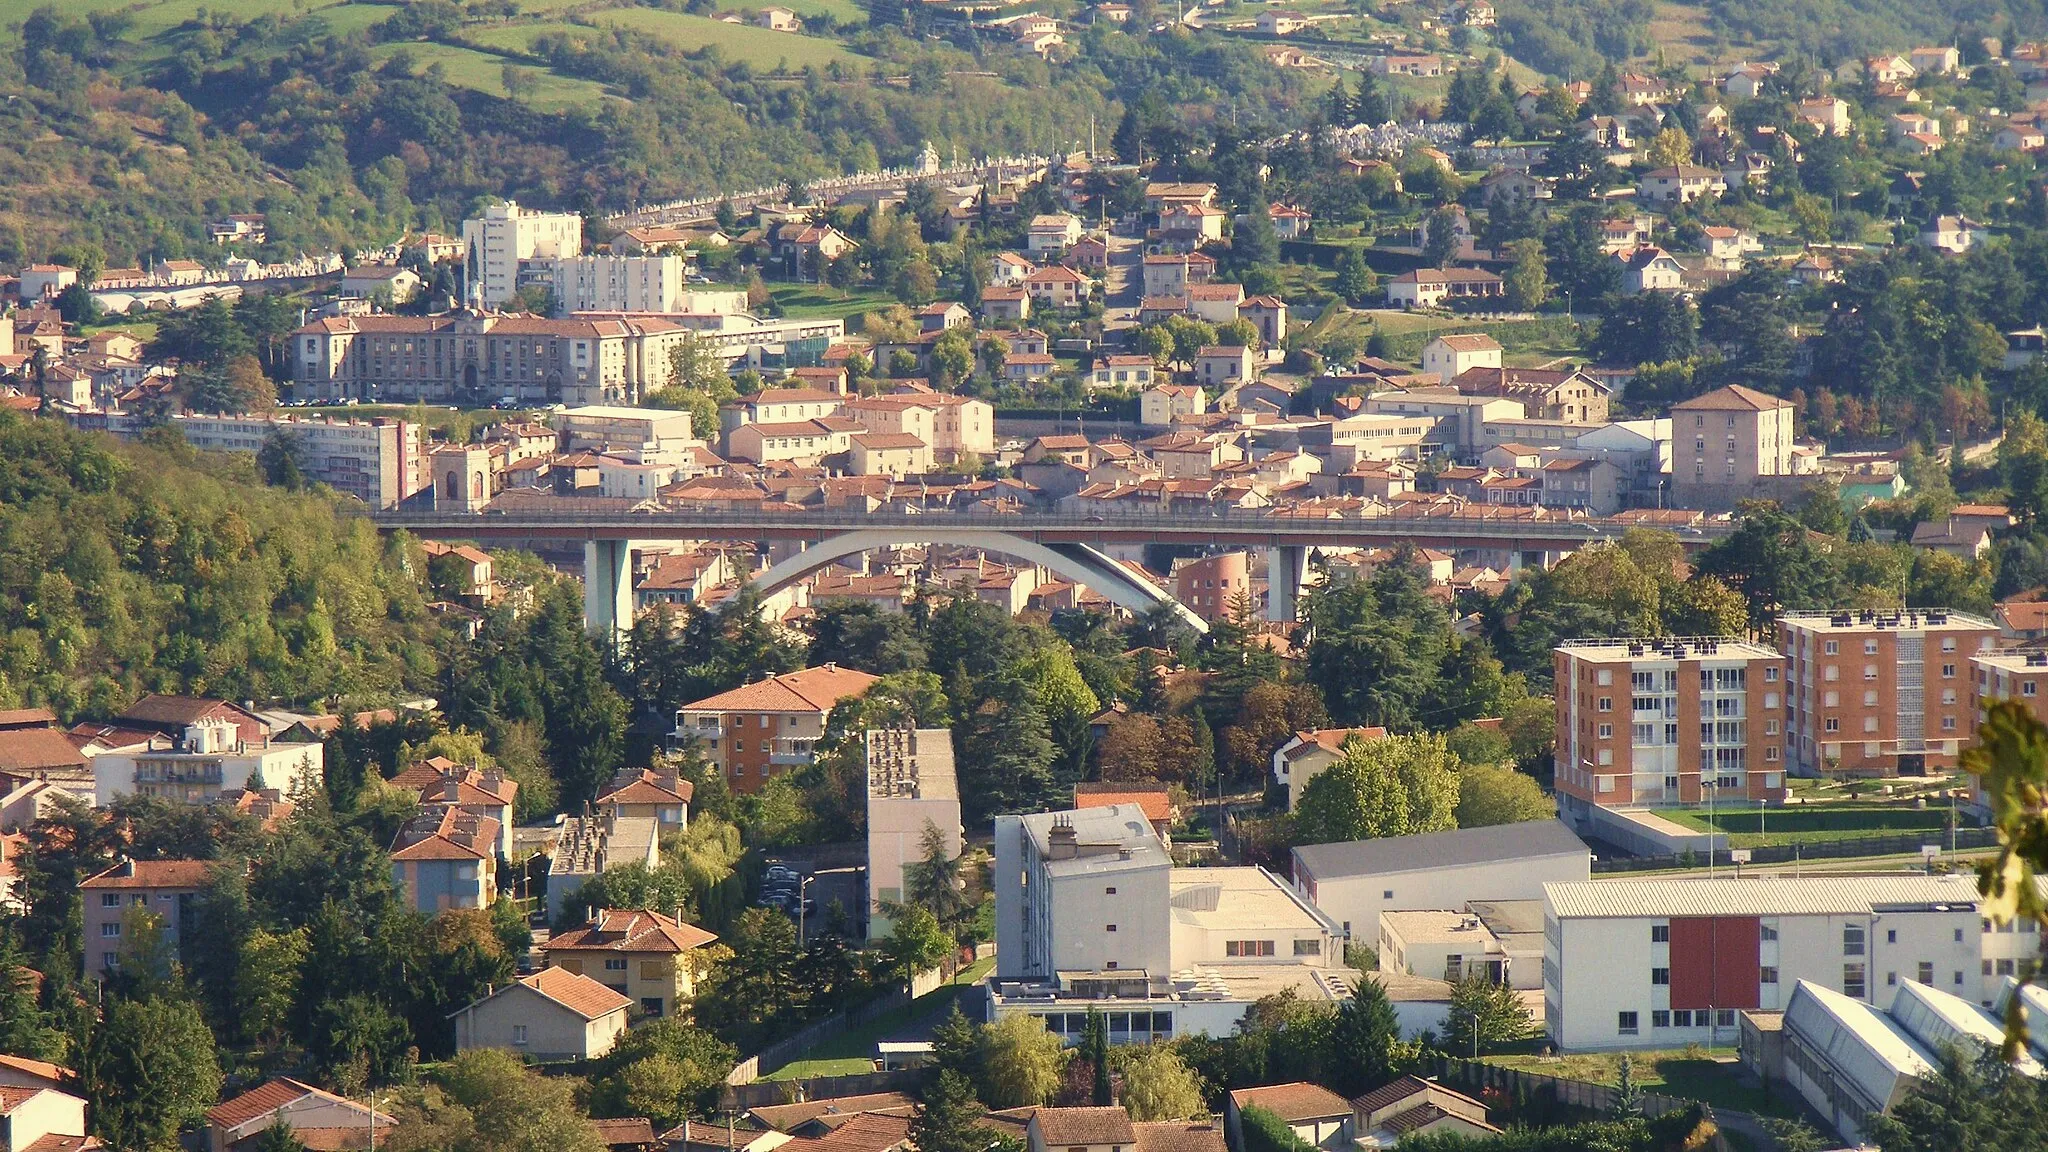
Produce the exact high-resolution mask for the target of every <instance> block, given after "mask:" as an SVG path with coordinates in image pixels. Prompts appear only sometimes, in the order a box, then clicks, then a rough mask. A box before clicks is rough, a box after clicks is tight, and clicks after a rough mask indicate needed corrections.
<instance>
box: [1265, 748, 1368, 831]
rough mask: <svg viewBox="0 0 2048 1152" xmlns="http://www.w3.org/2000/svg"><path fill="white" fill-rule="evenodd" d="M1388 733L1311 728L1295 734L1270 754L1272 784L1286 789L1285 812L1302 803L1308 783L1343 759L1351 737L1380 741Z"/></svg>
mask: <svg viewBox="0 0 2048 1152" xmlns="http://www.w3.org/2000/svg"><path fill="white" fill-rule="evenodd" d="M1386 735H1387V730H1386V729H1385V728H1380V727H1370V728H1312V729H1310V730H1308V731H1306V732H1296V733H1295V734H1294V735H1293V736H1291V737H1289V738H1288V740H1287V742H1286V743H1285V744H1282V745H1280V747H1278V748H1276V749H1274V751H1273V782H1274V783H1276V784H1278V785H1280V786H1281V787H1283V788H1285V789H1287V809H1288V811H1290V812H1291V811H1293V810H1294V806H1295V805H1296V804H1298V803H1300V802H1301V793H1302V790H1303V789H1304V788H1307V787H1308V782H1309V781H1310V780H1313V779H1315V778H1316V776H1317V775H1319V774H1320V773H1321V772H1322V771H1323V769H1325V768H1328V767H1329V766H1330V765H1332V764H1335V763H1336V762H1337V761H1339V760H1342V759H1343V758H1344V744H1345V742H1346V741H1348V740H1351V739H1353V738H1356V739H1359V740H1380V739H1384V738H1385V737H1386Z"/></svg>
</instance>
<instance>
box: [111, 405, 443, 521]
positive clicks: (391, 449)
mask: <svg viewBox="0 0 2048 1152" xmlns="http://www.w3.org/2000/svg"><path fill="white" fill-rule="evenodd" d="M117 419H120V418H119V417H117V416H116V417H110V418H109V420H108V424H109V430H110V431H118V432H121V433H122V434H124V435H126V434H128V432H129V431H130V430H131V427H130V426H129V425H128V424H127V423H126V422H125V420H124V421H122V426H121V427H119V428H116V427H115V425H116V421H117ZM171 426H172V427H173V428H176V429H177V430H178V431H179V432H182V433H184V436H185V442H186V443H188V444H190V445H192V446H193V447H194V448H197V449H199V450H200V451H202V452H247V453H249V454H250V455H252V456H253V455H255V454H256V453H258V452H261V451H262V450H263V446H264V444H266V443H267V442H269V440H270V439H271V437H273V436H287V437H291V438H293V439H295V440H296V441H297V442H298V445H299V448H300V452H299V463H300V467H302V468H304V469H305V471H306V476H307V478H308V479H310V480H313V481H316V482H318V483H321V484H325V485H327V486H328V487H330V488H332V489H334V490H335V491H337V492H341V493H344V494H346V495H349V496H353V497H355V498H356V499H358V500H361V501H362V502H363V503H365V504H367V505H369V506H370V507H372V508H393V507H396V506H397V505H398V504H399V502H400V501H402V500H404V499H405V498H406V497H408V496H411V495H412V494H413V493H415V492H418V491H419V490H420V489H422V488H424V487H426V486H427V469H426V454H425V453H424V452H423V451H422V450H421V444H420V434H419V428H418V426H416V425H413V424H408V423H406V422H405V421H403V420H392V419H388V418H384V417H378V418H376V419H374V420H333V419H327V420H302V419H298V418H296V417H292V416H285V415H280V414H274V413H244V414H241V415H236V416H207V415H201V414H199V413H183V414H179V415H175V416H172V417H171ZM132 431H134V432H136V433H139V431H140V429H139V427H134V428H132Z"/></svg>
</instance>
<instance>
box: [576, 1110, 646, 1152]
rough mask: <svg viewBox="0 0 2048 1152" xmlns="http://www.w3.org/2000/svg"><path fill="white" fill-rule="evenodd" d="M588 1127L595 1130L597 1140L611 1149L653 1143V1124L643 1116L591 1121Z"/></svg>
mask: <svg viewBox="0 0 2048 1152" xmlns="http://www.w3.org/2000/svg"><path fill="white" fill-rule="evenodd" d="M590 1126H591V1127H593V1128H595V1129H597V1135H598V1138H599V1139H601V1140H603V1141H604V1142H605V1143H606V1144H609V1145H611V1146H613V1147H617V1146H618V1145H621V1144H629V1145H638V1144H652V1143H654V1141H655V1136H654V1124H653V1122H652V1121H650V1120H648V1119H647V1117H645V1116H624V1117H619V1118H616V1119H611V1120H592V1121H591V1122H590Z"/></svg>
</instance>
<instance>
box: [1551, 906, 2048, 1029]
mask: <svg viewBox="0 0 2048 1152" xmlns="http://www.w3.org/2000/svg"><path fill="white" fill-rule="evenodd" d="M1544 901H1545V904H1544V936H1545V941H1544V958H1543V978H1544V987H1543V998H1544V1003H1543V1011H1544V1024H1545V1028H1546V1030H1547V1031H1548V1033H1549V1035H1550V1038H1551V1040H1552V1042H1554V1043H1555V1044H1557V1045H1558V1046H1559V1047H1560V1048H1562V1049H1564V1050H1566V1051H1587V1050H1598V1049H1616V1048H1674V1047H1683V1046H1685V1045H1687V1044H1693V1043H1723V1044H1727V1043H1733V1042H1734V1039H1735V1036H1736V1027H1737V1025H1736V1015H1737V1013H1738V1012H1739V1011H1741V1010H1743V1009H1757V1010H1762V1011H1767V1012H1768V1011H1781V1010H1783V1009H1784V1008H1785V1006H1786V1004H1787V1003H1788V1001H1789V998H1790V997H1791V994H1792V989H1793V986H1794V985H1795V984H1796V983H1797V982H1799V981H1801V980H1806V981H1810V982H1812V983H1813V984H1815V985H1818V986H1819V987H1821V988H1824V989H1828V990H1830V991H1833V992H1838V993H1841V994H1843V995H1845V996H1848V997H1849V998H1850V999H1854V1000H1860V1001H1862V1002H1864V1003H1866V1004H1876V1003H1885V1002H1887V1001H1889V999H1890V998H1891V997H1892V995H1893V994H1895V992H1896V991H1897V989H1898V987H1899V984H1900V983H1901V982H1902V981H1912V980H1918V981H1920V982H1922V983H1927V984H1930V985H1932V986H1934V987H1937V988H1940V989H1942V990H1944V991H1947V992H1951V993H1955V994H1958V995H1961V996H1963V997H1965V998H1967V999H1972V1000H1976V1001H1979V1002H1982V1003H1989V1002H1990V1001H1991V999H1992V998H1993V997H1995V996H1996V995H1997V993H1998V990H1999V986H2000V985H1999V981H1998V978H1997V977H1996V976H1995V975H1987V974H1985V973H1987V972H1990V971H1993V970H1995V967H1996V965H1995V963H1994V964H1993V965H1991V966H1990V967H1989V968H1987V967H1986V966H1985V959H1986V957H1987V955H1988V953H1987V940H1989V941H1991V942H1992V943H1991V944H1990V946H1989V947H1990V951H2002V950H2007V949H2009V948H2010V947H2011V946H2013V945H2017V944H2018V943H2019V941H2020V940H2021V938H2022V936H2021V934H2020V933H2018V932H2014V933H2010V934H2007V936H2008V940H2009V941H2010V944H2008V943H2003V942H2000V941H1999V940H1998V936H1999V934H1997V933H1993V934H1991V935H1990V936H1988V937H1987V935H1986V934H1985V933H1984V931H1983V921H1982V920H1981V919H1980V917H1979V913H1978V906H1979V898H1978V896H1977V886H1976V881H1975V879H1974V878H1972V877H1967V876H1923V875H1918V874H1905V873H1900V874H1891V875H1881V876H1839V877H1833V876H1822V877H1804V878H1798V877H1785V876H1768V877H1761V878H1759V877H1751V878H1749V879H1741V880H1737V879H1719V880H1686V879H1679V880H1670V879H1645V880H1614V881H1603V882H1598V883H1572V884H1549V885H1545V886H1544ZM2025 939H2026V940H2028V941H2029V942H2031V941H2033V940H2035V939H2037V937H2034V936H2032V935H2029V936H2026V937H2025ZM1923 977H1924V979H1923ZM1681 1006H1682V1007H1681Z"/></svg>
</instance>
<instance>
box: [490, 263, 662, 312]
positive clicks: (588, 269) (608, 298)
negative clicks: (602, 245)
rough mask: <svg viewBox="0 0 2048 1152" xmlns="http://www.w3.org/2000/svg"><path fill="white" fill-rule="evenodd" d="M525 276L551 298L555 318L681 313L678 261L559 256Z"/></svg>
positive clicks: (541, 264)
mask: <svg viewBox="0 0 2048 1152" xmlns="http://www.w3.org/2000/svg"><path fill="white" fill-rule="evenodd" d="M529 271H530V273H531V274H532V275H533V276H535V277H536V278H538V279H539V280H540V281H541V282H543V283H545V284H547V285H548V287H549V289H550V290H551V291H552V292H553V293H554V297H555V315H556V316H558V317H567V316H569V315H570V314H572V313H576V312H682V311H686V308H685V307H684V302H685V300H686V299H687V298H688V295H689V286H688V284H687V282H686V281H685V280H684V279H683V275H684V262H683V258H682V257H681V256H564V257H558V258H555V259H550V260H537V261H534V262H533V263H532V265H531V266H530V269H529Z"/></svg>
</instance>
